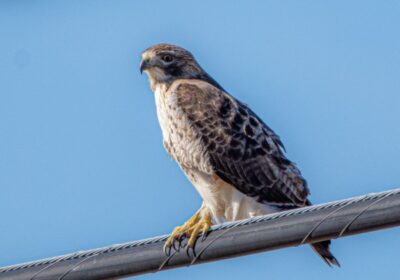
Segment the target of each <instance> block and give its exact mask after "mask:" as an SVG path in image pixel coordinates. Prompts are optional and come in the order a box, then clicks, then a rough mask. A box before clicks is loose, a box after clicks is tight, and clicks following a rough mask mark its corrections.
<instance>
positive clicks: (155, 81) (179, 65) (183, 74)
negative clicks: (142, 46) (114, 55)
mask: <svg viewBox="0 0 400 280" xmlns="http://www.w3.org/2000/svg"><path fill="white" fill-rule="evenodd" d="M140 72H141V73H143V72H145V73H146V74H147V75H148V77H149V80H150V85H151V87H152V89H153V90H154V88H155V87H156V86H157V85H160V84H161V85H166V86H167V87H168V86H169V85H170V84H171V83H172V82H173V81H175V80H177V79H199V80H206V81H207V82H210V83H212V84H214V85H215V86H217V87H219V88H221V86H219V85H218V83H217V82H215V81H214V80H213V79H212V78H211V77H210V76H209V75H208V74H207V73H206V72H205V71H204V70H203V69H202V68H201V66H200V65H199V64H198V63H197V61H196V59H195V58H194V57H193V55H192V54H191V53H190V52H189V51H187V50H185V49H184V48H181V47H178V46H175V45H170V44H158V45H154V46H152V47H150V48H148V49H146V50H145V51H144V52H143V53H142V61H141V63H140ZM221 89H222V88H221Z"/></svg>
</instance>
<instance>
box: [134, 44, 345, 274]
mask: <svg viewBox="0 0 400 280" xmlns="http://www.w3.org/2000/svg"><path fill="white" fill-rule="evenodd" d="M140 71H141V72H145V73H146V74H147V75H148V77H149V81H150V87H151V89H152V90H153V92H154V94H155V99H156V105H157V116H158V120H159V122H160V126H161V130H162V134H163V143H164V147H165V149H166V150H167V152H168V154H169V155H170V156H171V158H172V159H174V160H176V161H177V162H178V164H179V166H180V167H181V169H182V170H183V172H184V173H185V174H186V176H187V177H188V178H189V180H190V182H191V183H192V184H193V185H194V187H195V188H196V190H197V191H198V192H199V194H200V195H201V197H202V199H203V204H202V206H201V207H200V209H199V210H198V211H197V212H196V213H195V214H194V216H193V217H192V218H190V219H189V220H188V221H187V222H186V223H185V224H184V225H182V226H180V227H176V228H175V229H174V231H173V232H172V234H171V236H170V237H169V239H168V240H167V241H166V243H165V248H166V251H167V252H169V251H170V250H171V246H172V245H173V244H174V242H179V243H180V241H181V239H182V237H186V238H188V243H187V245H186V246H188V248H193V246H194V244H195V242H196V239H197V237H198V235H199V234H200V233H203V234H205V233H206V232H207V231H208V229H209V227H210V225H211V224H213V223H222V222H225V221H235V220H239V219H245V218H249V217H254V216H258V215H264V214H268V213H272V212H277V211H282V210H285V209H292V208H298V207H303V206H307V205H310V204H311V203H310V201H309V200H308V199H307V197H308V195H309V190H308V187H307V183H306V181H305V180H304V178H303V177H302V176H301V173H300V171H299V170H298V169H297V167H296V166H295V165H294V164H293V163H292V162H291V161H290V160H288V159H287V158H286V156H285V154H284V148H283V145H282V142H281V140H280V139H279V137H278V136H277V135H276V134H275V133H274V131H272V129H271V128H269V127H268V126H267V125H266V124H265V123H264V122H263V121H262V120H261V119H260V118H259V117H258V116H257V115H256V114H255V113H254V112H253V111H252V110H251V109H250V108H249V107H248V106H247V105H245V104H243V103H242V102H240V101H238V100H237V99H235V98H234V97H232V96H231V95H229V94H228V93H227V92H226V91H225V90H224V89H223V88H222V87H221V86H220V85H219V84H218V83H217V82H216V81H215V80H214V79H213V78H212V77H210V76H209V75H208V74H207V73H206V72H205V71H204V70H203V69H202V68H201V67H200V65H199V64H198V63H197V61H196V60H195V58H194V57H193V55H192V54H191V53H190V52H188V51H187V50H185V49H183V48H181V47H178V46H174V45H169V44H159V45H155V46H153V47H151V48H148V49H147V50H145V51H144V52H143V54H142V62H141V65H140ZM329 244H330V241H324V242H319V243H314V244H311V246H312V247H313V249H314V250H315V251H316V252H317V253H318V254H319V256H321V257H322V259H323V260H325V261H326V263H328V264H329V265H337V266H339V263H338V261H337V260H336V258H335V257H334V256H333V255H332V254H331V252H330V250H329Z"/></svg>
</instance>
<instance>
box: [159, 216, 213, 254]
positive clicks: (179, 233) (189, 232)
mask: <svg viewBox="0 0 400 280" xmlns="http://www.w3.org/2000/svg"><path fill="white" fill-rule="evenodd" d="M210 226H211V215H210V214H209V213H200V210H199V211H198V212H197V213H196V214H194V215H193V217H191V218H190V219H189V220H188V221H187V222H186V223H184V224H183V225H182V226H179V227H176V228H175V229H174V230H173V231H172V233H171V235H170V236H169V237H168V239H167V240H166V241H165V244H164V252H165V254H166V255H170V253H171V248H172V247H173V248H174V249H175V251H179V249H180V248H181V244H182V241H183V240H184V239H185V238H186V239H188V241H187V244H186V252H187V254H188V255H189V251H190V250H192V251H193V254H194V245H195V244H196V240H197V239H198V235H199V234H202V238H203V240H204V239H205V237H206V236H207V232H208V230H209V228H210ZM176 245H177V246H176Z"/></svg>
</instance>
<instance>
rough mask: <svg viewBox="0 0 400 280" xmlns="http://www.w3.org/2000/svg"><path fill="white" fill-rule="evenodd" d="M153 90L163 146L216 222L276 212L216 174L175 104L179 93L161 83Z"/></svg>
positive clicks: (202, 147) (186, 120) (197, 139)
mask: <svg viewBox="0 0 400 280" xmlns="http://www.w3.org/2000/svg"><path fill="white" fill-rule="evenodd" d="M154 93H155V99H156V106H157V116H158V121H159V123H160V127H161V130H162V135H163V141H164V146H165V148H166V150H167V152H168V153H169V155H170V156H171V157H172V158H173V159H174V160H176V161H177V162H178V163H179V165H180V167H181V168H182V170H183V171H184V173H185V174H186V175H187V177H188V178H189V180H190V181H191V183H192V184H193V185H194V187H195V188H196V190H197V191H198V192H199V194H200V196H201V197H202V199H203V201H204V206H205V207H206V208H207V210H208V211H210V212H211V214H212V217H213V219H214V222H215V223H222V222H225V221H235V220H240V219H245V218H249V217H254V216H259V215H264V214H268V213H272V212H276V210H275V209H274V208H273V207H270V206H268V205H265V204H261V203H259V202H257V201H256V200H255V199H254V198H252V197H249V196H246V195H244V194H243V193H241V192H239V191H238V190H237V189H236V188H235V187H233V186H232V185H230V184H228V183H226V182H225V181H223V180H222V179H220V178H219V177H218V176H217V175H216V174H214V172H213V171H212V170H211V169H210V164H209V159H208V156H207V153H206V151H205V148H204V146H203V145H202V144H201V141H200V139H199V137H196V136H197V135H196V132H195V131H194V130H193V128H192V127H191V124H190V122H189V120H188V119H187V118H186V116H185V114H184V113H183V112H182V110H180V108H177V106H176V100H175V98H176V97H175V96H174V95H173V93H172V94H171V93H170V92H166V91H165V88H162V87H156V88H155V91H154ZM193 163H196V164H193Z"/></svg>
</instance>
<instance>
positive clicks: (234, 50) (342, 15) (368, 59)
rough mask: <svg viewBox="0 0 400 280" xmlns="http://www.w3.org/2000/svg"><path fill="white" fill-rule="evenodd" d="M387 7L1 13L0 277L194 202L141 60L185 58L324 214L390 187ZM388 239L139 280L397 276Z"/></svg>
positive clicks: (158, 230) (185, 5)
mask: <svg viewBox="0 0 400 280" xmlns="http://www.w3.org/2000/svg"><path fill="white" fill-rule="evenodd" d="M399 14H400V4H399V2H398V1H329V2H328V1H295V0H292V1H240V2H239V1H218V2H217V1H128V0H127V1H11V0H8V1H7V0H3V1H1V2H0V34H1V44H0V187H1V195H0V217H1V221H2V227H1V231H0V250H1V253H0V266H2V265H9V264H14V263H19V262H24V261H30V260H34V259H38V258H44V257H50V256H54V255H60V254H65V253H70V252H73V251H77V250H83V249H90V248H95V247H100V246H105V245H109V244H113V243H122V242H127V241H130V240H135V239H141V238H145V237H150V236H155V235H160V234H164V233H168V232H169V231H170V230H171V229H172V228H173V227H174V226H176V225H178V224H181V223H182V222H184V221H185V220H186V219H187V218H188V217H189V216H190V215H191V214H192V213H194V212H195V211H196V210H197V209H198V207H199V206H200V203H201V201H200V197H199V196H198V194H197V193H196V192H195V190H194V188H193V187H192V186H191V185H190V184H189V182H188V181H187V179H186V178H185V177H184V175H183V174H182V172H181V171H180V170H179V168H178V167H177V165H176V164H175V163H174V162H172V161H171V160H169V158H168V156H167V155H166V153H165V152H164V150H163V148H162V142H161V133H160V129H159V127H158V123H157V119H156V113H155V106H154V99H153V94H152V93H151V92H150V89H149V87H148V83H147V78H146V77H145V76H141V75H140V74H139V69H138V65H139V60H140V53H141V51H142V50H144V49H145V48H147V47H149V46H150V45H152V44H155V43H159V42H169V43H174V44H178V45H181V46H183V47H186V48H188V49H189V50H190V51H191V52H192V53H193V54H195V56H196V57H197V58H198V60H199V61H200V63H201V65H202V66H203V67H204V68H205V69H206V70H207V71H208V72H209V73H210V74H211V75H212V76H213V77H214V78H215V79H216V80H217V81H218V82H219V83H220V84H221V85H222V86H223V87H224V88H225V89H227V90H228V91H229V92H230V93H231V94H232V95H234V96H236V97H237V98H239V99H240V100H242V101H244V102H246V103H248V104H249V105H250V106H251V107H252V108H253V109H254V111H256V112H257V113H258V115H259V116H260V117H262V118H263V119H264V120H265V122H267V123H268V124H269V125H270V126H271V127H272V128H273V129H274V130H275V131H276V132H277V133H278V134H279V135H280V136H281V137H282V139H283V141H284V143H285V146H286V148H287V150H288V156H289V158H290V159H292V160H293V161H295V162H296V163H297V164H298V166H299V167H300V169H301V170H302V172H303V174H304V176H305V177H306V178H307V179H308V181H309V184H310V187H311V193H312V195H311V200H312V201H313V202H314V203H322V202H327V201H331V200H335V199H341V198H347V197H351V196H354V195H360V194H364V193H368V192H373V191H383V190H387V189H390V188H394V187H396V186H399V183H400V172H399V164H398V161H399V158H400V129H399V120H400V110H399V104H400V79H399V77H400V36H399V26H400V17H399ZM399 233H400V231H399V229H391V230H386V231H379V232H373V233H368V234H364V235H358V236H354V237H348V238H343V239H340V240H336V241H335V242H334V244H333V246H332V250H333V252H334V254H335V256H336V257H337V258H338V259H339V260H340V262H341V264H342V268H340V269H330V268H329V267H327V266H326V265H325V264H324V263H323V262H321V260H320V259H319V258H318V257H316V256H315V255H314V254H313V252H312V251H311V250H310V249H309V248H308V246H303V247H297V248H290V249H285V250H279V251H273V252H269V253H263V254H257V255H252V256H247V257H242V258H236V259H231V260H225V261H221V262H215V263H210V264H205V265H199V266H194V267H191V268H183V269H177V270H170V271H165V272H161V273H158V274H152V275H145V276H141V277H139V278H138V279H187V278H188V277H190V279H192V280H195V279H206V278H207V279H221V277H225V276H226V275H228V276H229V277H230V279H233V280H235V279H243V277H247V278H250V279H257V277H260V278H262V279H264V278H268V279H295V278H296V279H318V278H320V277H324V279H337V278H339V277H340V279H354V277H362V278H363V279H377V278H378V277H379V278H385V277H389V276H393V275H398V274H399V273H400V267H399V266H398V259H399V257H400V253H399V250H398V244H399V242H400V234H399Z"/></svg>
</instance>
